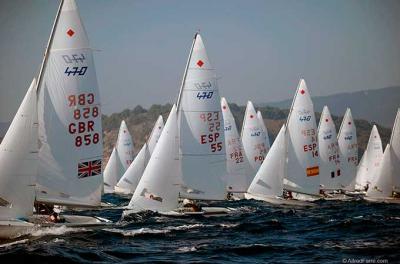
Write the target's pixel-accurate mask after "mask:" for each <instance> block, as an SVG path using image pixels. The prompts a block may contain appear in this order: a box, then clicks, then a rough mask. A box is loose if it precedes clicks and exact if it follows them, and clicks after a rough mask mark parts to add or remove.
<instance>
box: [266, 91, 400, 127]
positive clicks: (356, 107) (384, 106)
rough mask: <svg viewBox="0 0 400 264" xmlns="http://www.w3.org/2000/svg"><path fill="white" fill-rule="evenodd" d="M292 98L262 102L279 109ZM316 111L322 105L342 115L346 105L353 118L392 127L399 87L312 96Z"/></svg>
mask: <svg viewBox="0 0 400 264" xmlns="http://www.w3.org/2000/svg"><path fill="white" fill-rule="evenodd" d="M291 103H292V99H288V100H284V101H280V102H272V103H266V104H262V105H261V106H267V105H268V106H272V107H278V108H280V109H288V108H290V105H291ZM313 103H314V107H315V111H316V112H321V111H322V108H323V107H324V105H327V106H328V107H329V110H330V111H331V113H332V115H337V116H342V115H343V114H344V112H345V111H346V108H347V107H348V106H351V112H352V114H353V117H354V118H357V119H365V120H368V121H369V122H375V123H378V124H381V125H383V126H386V127H392V125H393V122H394V118H395V116H396V112H397V109H398V108H399V107H400V87H399V86H395V87H387V88H382V89H376V90H368V91H359V92H352V93H338V94H334V95H329V96H317V97H313Z"/></svg>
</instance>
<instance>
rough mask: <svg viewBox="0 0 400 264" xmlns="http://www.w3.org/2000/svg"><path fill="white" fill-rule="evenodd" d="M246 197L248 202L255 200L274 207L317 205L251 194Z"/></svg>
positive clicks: (245, 195)
mask: <svg viewBox="0 0 400 264" xmlns="http://www.w3.org/2000/svg"><path fill="white" fill-rule="evenodd" d="M244 197H245V198H246V199H248V200H250V199H254V200H258V201H264V202H267V203H270V204H273V205H290V206H315V204H313V203H310V202H307V201H300V200H294V199H283V198H282V197H277V196H275V197H270V196H259V195H253V194H250V193H245V194H244Z"/></svg>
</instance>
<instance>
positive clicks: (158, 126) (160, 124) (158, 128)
mask: <svg viewBox="0 0 400 264" xmlns="http://www.w3.org/2000/svg"><path fill="white" fill-rule="evenodd" d="M163 128H164V120H163V117H162V115H160V116H159V117H158V118H157V121H156V123H155V125H154V127H153V130H152V131H151V134H150V137H149V139H148V140H147V145H148V148H149V152H150V154H152V153H153V150H154V148H155V147H156V144H157V142H158V140H159V138H160V136H161V132H162V130H163Z"/></svg>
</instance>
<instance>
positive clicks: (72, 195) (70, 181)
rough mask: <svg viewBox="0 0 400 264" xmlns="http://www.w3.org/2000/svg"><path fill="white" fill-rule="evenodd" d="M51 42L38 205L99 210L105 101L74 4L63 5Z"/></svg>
mask: <svg viewBox="0 0 400 264" xmlns="http://www.w3.org/2000/svg"><path fill="white" fill-rule="evenodd" d="M51 39H52V41H50V45H49V47H48V54H47V61H45V63H44V64H43V65H44V66H43V68H42V70H43V73H42V74H43V75H42V76H43V78H42V79H43V80H42V81H41V82H40V86H39V87H38V89H39V93H38V120H39V165H38V177H37V186H36V187H37V188H36V200H37V201H38V202H45V203H53V204H63V205H76V206H81V205H82V206H98V205H100V197H101V191H102V182H103V177H102V171H101V161H102V155H103V153H102V151H103V147H102V128H101V106H100V97H99V91H98V86H97V79H96V72H95V68H94V63H93V54H92V50H91V49H90V46H89V41H88V38H87V34H86V32H85V29H84V27H83V24H82V21H81V19H80V16H79V13H78V9H77V6H76V3H75V1H74V0H65V1H64V2H63V4H62V7H61V12H60V13H59V15H58V17H57V19H56V23H55V27H54V29H53V34H52V38H51ZM40 76H41V75H40ZM40 76H39V77H40Z"/></svg>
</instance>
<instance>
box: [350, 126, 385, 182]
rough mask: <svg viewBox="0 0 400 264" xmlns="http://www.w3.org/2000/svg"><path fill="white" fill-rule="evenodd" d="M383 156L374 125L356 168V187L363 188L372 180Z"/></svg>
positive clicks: (380, 142)
mask: <svg viewBox="0 0 400 264" xmlns="http://www.w3.org/2000/svg"><path fill="white" fill-rule="evenodd" d="M382 156H383V150H382V141H381V137H380V136H379V132H378V129H377V127H376V125H374V126H373V127H372V130H371V134H370V136H369V140H368V145H367V148H366V150H365V151H364V154H363V157H362V158H361V162H360V164H359V166H358V169H357V176H356V189H362V188H365V187H366V186H367V185H370V184H371V183H372V181H373V178H374V175H375V174H376V172H377V170H378V168H379V166H380V164H381V161H382Z"/></svg>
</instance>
